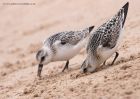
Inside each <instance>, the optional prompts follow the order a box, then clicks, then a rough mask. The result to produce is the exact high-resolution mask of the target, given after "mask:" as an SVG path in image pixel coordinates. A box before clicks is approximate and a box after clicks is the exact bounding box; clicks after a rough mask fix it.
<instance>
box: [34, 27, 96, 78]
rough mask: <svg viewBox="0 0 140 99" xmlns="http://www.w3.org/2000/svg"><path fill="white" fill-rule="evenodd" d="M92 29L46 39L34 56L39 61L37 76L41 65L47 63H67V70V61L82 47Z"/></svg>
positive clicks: (65, 33)
mask: <svg viewBox="0 0 140 99" xmlns="http://www.w3.org/2000/svg"><path fill="white" fill-rule="evenodd" d="M93 28H94V26H91V27H89V28H86V29H84V30H82V31H66V32H60V33H56V34H54V35H52V36H50V37H49V38H47V39H46V40H45V41H44V43H43V47H42V48H41V49H40V50H39V51H38V52H37V54H36V59H37V60H38V61H39V67H38V76H41V71H42V67H43V64H48V63H49V62H54V61H67V63H66V67H65V68H68V64H69V60H70V59H71V58H72V57H74V56H75V55H77V54H78V52H80V50H81V49H82V48H83V47H84V45H85V44H86V40H87V38H88V37H89V34H90V32H91V31H92V29H93ZM65 68H64V69H63V71H64V70H65Z"/></svg>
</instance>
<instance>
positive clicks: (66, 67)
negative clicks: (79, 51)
mask: <svg viewBox="0 0 140 99" xmlns="http://www.w3.org/2000/svg"><path fill="white" fill-rule="evenodd" d="M68 66H69V60H67V62H66V64H65V67H64V68H63V70H62V72H64V71H65V69H68Z"/></svg>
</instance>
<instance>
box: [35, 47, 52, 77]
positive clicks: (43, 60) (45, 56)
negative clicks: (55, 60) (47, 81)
mask: <svg viewBox="0 0 140 99" xmlns="http://www.w3.org/2000/svg"><path fill="white" fill-rule="evenodd" d="M36 59H37V61H38V63H39V65H38V74H37V75H38V76H39V77H40V76H41V71H42V68H43V65H44V64H48V63H49V62H50V61H51V54H50V51H49V50H47V48H42V49H40V50H39V51H38V52H37V54H36Z"/></svg>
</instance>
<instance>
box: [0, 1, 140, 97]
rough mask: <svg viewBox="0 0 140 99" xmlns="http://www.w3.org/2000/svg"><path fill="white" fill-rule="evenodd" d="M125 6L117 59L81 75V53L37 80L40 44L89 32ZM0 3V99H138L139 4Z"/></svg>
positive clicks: (48, 69)
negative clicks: (62, 35)
mask: <svg viewBox="0 0 140 99" xmlns="http://www.w3.org/2000/svg"><path fill="white" fill-rule="evenodd" d="M127 1H129V2H130V7H129V12H128V17H127V20H126V23H125V27H124V32H123V33H124V37H123V41H122V42H121V45H120V48H119V53H120V55H119V57H118V59H117V61H116V62H115V64H114V65H113V66H110V65H109V64H110V63H111V61H112V59H113V57H114V55H113V56H112V57H111V58H110V59H109V60H108V61H107V64H106V65H105V66H103V67H102V68H99V69H98V70H97V71H96V72H95V73H92V74H90V73H88V74H81V73H80V66H81V63H82V62H83V60H84V59H85V52H84V51H82V52H80V54H78V55H77V56H76V57H74V58H73V59H72V60H70V68H69V70H68V71H65V72H64V73H62V72H61V70H62V68H63V66H64V64H65V62H53V63H50V64H48V65H45V66H44V68H43V72H42V76H43V77H42V79H41V80H39V79H38V78H37V76H36V75H37V62H36V59H35V55H36V52H37V50H38V49H39V48H40V47H41V46H42V41H43V40H44V39H45V38H47V37H49V36H50V35H52V34H54V33H56V32H60V31H66V30H80V29H83V28H86V27H88V26H91V25H95V29H97V28H98V26H100V25H101V24H103V23H104V22H105V21H107V20H108V19H109V18H110V17H111V16H113V15H114V14H115V13H116V12H117V11H118V10H119V9H120V8H121V7H122V6H123V5H124V4H125V3H126V2H127ZM5 2H23V0H12V1H11V0H1V1H0V99H34V98H37V99H140V1H139V0H25V1H24V2H31V3H35V5H4V4H3V3H5Z"/></svg>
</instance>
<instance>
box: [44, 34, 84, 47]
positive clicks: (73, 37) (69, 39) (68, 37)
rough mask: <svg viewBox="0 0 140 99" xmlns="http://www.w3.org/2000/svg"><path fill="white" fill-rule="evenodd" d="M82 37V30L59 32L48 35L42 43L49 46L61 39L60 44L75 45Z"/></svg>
mask: <svg viewBox="0 0 140 99" xmlns="http://www.w3.org/2000/svg"><path fill="white" fill-rule="evenodd" d="M83 37H84V33H82V31H69V32H60V33H57V34H55V35H53V36H51V37H49V38H48V39H47V40H45V41H44V44H45V45H47V46H50V47H51V46H52V45H53V44H54V43H55V42H56V41H61V43H62V45H64V44H71V45H76V44H77V43H78V42H79V41H80V40H81V39H83Z"/></svg>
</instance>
